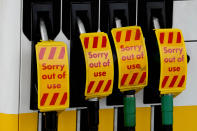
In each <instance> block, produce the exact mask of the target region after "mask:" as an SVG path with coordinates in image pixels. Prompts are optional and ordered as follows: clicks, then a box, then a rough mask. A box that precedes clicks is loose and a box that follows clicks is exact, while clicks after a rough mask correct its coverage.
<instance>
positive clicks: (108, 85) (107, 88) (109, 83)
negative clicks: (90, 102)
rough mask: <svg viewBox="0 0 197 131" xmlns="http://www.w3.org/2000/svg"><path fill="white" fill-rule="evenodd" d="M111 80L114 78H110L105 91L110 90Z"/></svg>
mask: <svg viewBox="0 0 197 131" xmlns="http://www.w3.org/2000/svg"><path fill="white" fill-rule="evenodd" d="M111 81H112V80H108V82H107V85H106V87H105V89H104V92H107V91H108V90H109V87H110V86H111Z"/></svg>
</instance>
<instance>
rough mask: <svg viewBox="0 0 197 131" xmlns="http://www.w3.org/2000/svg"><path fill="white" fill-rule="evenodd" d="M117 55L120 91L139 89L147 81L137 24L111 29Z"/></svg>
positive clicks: (146, 64) (139, 30)
mask: <svg viewBox="0 0 197 131" xmlns="http://www.w3.org/2000/svg"><path fill="white" fill-rule="evenodd" d="M112 36H113V39H114V44H115V47H116V52H117V56H118V69H119V80H118V81H119V82H118V83H119V84H118V87H119V89H120V91H128V90H136V91H138V90H140V89H142V88H144V87H145V86H147V83H148V61H147V53H146V46H145V42H144V37H143V34H142V31H141V28H140V27H139V26H130V27H122V28H114V29H112Z"/></svg>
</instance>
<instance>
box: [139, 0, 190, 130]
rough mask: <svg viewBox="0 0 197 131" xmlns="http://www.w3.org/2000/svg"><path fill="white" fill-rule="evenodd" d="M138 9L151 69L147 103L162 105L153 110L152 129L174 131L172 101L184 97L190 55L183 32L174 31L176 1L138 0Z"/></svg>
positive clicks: (146, 91) (145, 101) (146, 97)
mask: <svg viewBox="0 0 197 131" xmlns="http://www.w3.org/2000/svg"><path fill="white" fill-rule="evenodd" d="M139 9H140V10H139V14H140V15H139V18H138V21H139V24H140V25H141V26H142V29H143V32H144V34H145V38H146V46H147V52H148V54H149V55H148V59H149V67H150V68H149V84H148V87H147V88H146V89H145V90H144V103H145V104H153V103H154V104H156V103H158V104H159V103H160V102H161V107H160V105H158V106H155V105H153V106H152V111H153V115H152V116H153V117H152V118H151V119H153V122H154V123H152V125H154V126H153V127H152V128H153V129H155V128H156V129H155V130H164V131H171V130H173V97H175V96H177V95H178V94H179V93H181V92H182V91H183V90H184V89H185V86H186V76H187V54H186V49H185V44H184V40H183V36H182V32H181V30H179V29H173V28H172V16H173V15H172V14H173V1H170V0H166V1H165V0H159V1H153V0H149V1H142V0H139ZM142 9H144V10H142ZM153 29H154V30H153ZM154 34H156V37H154ZM175 50H176V51H175ZM160 108H161V109H160ZM154 110H155V111H154ZM158 114H159V115H158ZM160 114H161V116H162V120H161V123H162V126H160V121H158V122H157V121H155V120H154V118H155V117H159V116H160ZM157 120H160V118H157ZM158 128H159V129H158Z"/></svg>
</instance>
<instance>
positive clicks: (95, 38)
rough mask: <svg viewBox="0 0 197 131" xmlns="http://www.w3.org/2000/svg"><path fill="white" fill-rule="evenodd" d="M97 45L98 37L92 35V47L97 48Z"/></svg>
mask: <svg viewBox="0 0 197 131" xmlns="http://www.w3.org/2000/svg"><path fill="white" fill-rule="evenodd" d="M97 45H98V37H94V40H93V48H97Z"/></svg>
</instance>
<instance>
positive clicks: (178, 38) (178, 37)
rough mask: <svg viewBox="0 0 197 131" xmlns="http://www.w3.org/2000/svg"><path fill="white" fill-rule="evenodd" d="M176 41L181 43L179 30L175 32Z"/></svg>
mask: <svg viewBox="0 0 197 131" xmlns="http://www.w3.org/2000/svg"><path fill="white" fill-rule="evenodd" d="M176 43H181V33H180V32H178V33H177V40H176Z"/></svg>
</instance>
